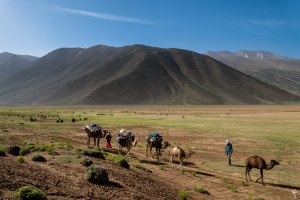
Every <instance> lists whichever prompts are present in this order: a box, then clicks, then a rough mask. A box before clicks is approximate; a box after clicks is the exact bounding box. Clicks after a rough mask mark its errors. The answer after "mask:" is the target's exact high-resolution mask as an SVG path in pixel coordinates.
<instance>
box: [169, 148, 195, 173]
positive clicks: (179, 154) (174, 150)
mask: <svg viewBox="0 0 300 200" xmlns="http://www.w3.org/2000/svg"><path fill="white" fill-rule="evenodd" d="M194 153H195V152H194V151H191V150H190V149H189V152H188V153H187V154H186V153H185V152H184V150H183V149H182V148H181V147H179V146H175V147H173V148H172V149H170V151H169V156H170V160H169V166H170V167H171V168H173V158H174V157H176V156H177V157H178V159H179V162H180V165H179V166H178V168H179V167H180V168H181V172H182V171H183V169H182V163H183V159H184V158H189V157H191V155H192V154H194ZM178 168H177V169H178Z"/></svg>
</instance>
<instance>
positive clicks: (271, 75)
mask: <svg viewBox="0 0 300 200" xmlns="http://www.w3.org/2000/svg"><path fill="white" fill-rule="evenodd" d="M207 55H209V56H211V57H212V58H215V59H217V60H219V61H221V62H223V63H225V64H226V65H229V66H230V67H233V68H234V69H237V70H239V71H242V72H244V73H246V74H248V75H251V76H253V77H255V78H257V79H259V80H261V81H264V82H267V83H269V84H272V85H274V86H276V87H279V88H281V89H283V90H287V91H289V92H291V93H294V94H296V95H300V60H299V59H292V58H287V57H284V56H279V55H276V54H273V53H270V52H266V51H239V52H236V53H232V52H229V51H221V52H208V53H207Z"/></svg>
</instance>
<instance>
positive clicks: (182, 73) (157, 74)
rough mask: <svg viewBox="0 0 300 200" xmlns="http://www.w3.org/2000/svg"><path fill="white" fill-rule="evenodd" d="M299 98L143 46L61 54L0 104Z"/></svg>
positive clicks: (200, 58) (214, 65) (6, 88)
mask: <svg viewBox="0 0 300 200" xmlns="http://www.w3.org/2000/svg"><path fill="white" fill-rule="evenodd" d="M299 100H300V99H299V97H297V96H295V95H293V94H290V93H288V92H286V91H283V90H281V89H279V88H277V87H275V86H272V85H269V84H266V83H264V82H262V81H259V80H257V79H255V78H253V77H251V76H249V75H246V74H243V73H241V72H239V71H238V70H235V69H232V68H231V67H228V66H227V65H224V64H223V63H221V62H219V61H217V60H215V59H213V58H211V57H209V56H207V55H202V54H198V53H195V52H191V51H187V50H181V49H161V48H155V47H149V46H144V45H132V46H125V47H119V48H116V47H108V46H103V45H99V46H94V47H90V48H87V49H83V48H61V49H57V50H54V51H52V52H50V53H49V54H47V55H45V56H43V57H41V58H40V59H38V60H36V61H35V62H34V63H32V64H31V65H30V66H29V67H28V68H26V69H24V70H23V71H21V72H19V73H16V74H14V75H12V76H10V77H9V78H8V79H7V80H6V84H5V85H2V86H1V87H0V103H1V104H267V103H287V102H295V101H299Z"/></svg>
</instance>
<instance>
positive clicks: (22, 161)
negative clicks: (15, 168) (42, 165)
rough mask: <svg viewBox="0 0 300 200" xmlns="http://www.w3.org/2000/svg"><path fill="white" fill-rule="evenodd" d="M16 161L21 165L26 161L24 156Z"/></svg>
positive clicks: (18, 157)
mask: <svg viewBox="0 0 300 200" xmlns="http://www.w3.org/2000/svg"><path fill="white" fill-rule="evenodd" d="M16 161H17V162H19V163H24V162H25V159H24V157H23V156H17V158H16Z"/></svg>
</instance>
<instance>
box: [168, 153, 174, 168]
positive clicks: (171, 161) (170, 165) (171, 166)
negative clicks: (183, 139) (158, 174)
mask: <svg viewBox="0 0 300 200" xmlns="http://www.w3.org/2000/svg"><path fill="white" fill-rule="evenodd" d="M169 167H170V168H173V156H172V155H170V160H169Z"/></svg>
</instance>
